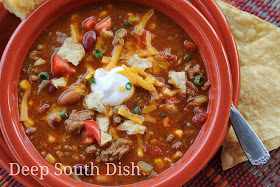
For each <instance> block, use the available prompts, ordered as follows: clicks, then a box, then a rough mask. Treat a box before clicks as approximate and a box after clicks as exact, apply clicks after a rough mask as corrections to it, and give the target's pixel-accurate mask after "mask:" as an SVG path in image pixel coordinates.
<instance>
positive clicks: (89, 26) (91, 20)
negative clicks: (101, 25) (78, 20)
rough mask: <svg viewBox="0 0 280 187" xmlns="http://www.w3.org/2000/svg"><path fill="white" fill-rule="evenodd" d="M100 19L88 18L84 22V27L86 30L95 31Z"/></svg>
mask: <svg viewBox="0 0 280 187" xmlns="http://www.w3.org/2000/svg"><path fill="white" fill-rule="evenodd" d="M97 22H98V19H97V18H96V17H94V16H91V17H88V18H87V19H85V21H84V22H83V27H84V28H85V29H88V30H90V29H93V28H94V27H95V25H96V24H97Z"/></svg>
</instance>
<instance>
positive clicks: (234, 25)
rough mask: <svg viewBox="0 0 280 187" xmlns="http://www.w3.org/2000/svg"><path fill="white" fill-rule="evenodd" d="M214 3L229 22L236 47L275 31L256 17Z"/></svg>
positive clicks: (270, 25)
mask: <svg viewBox="0 0 280 187" xmlns="http://www.w3.org/2000/svg"><path fill="white" fill-rule="evenodd" d="M216 1H217V3H218V5H219V6H220V8H221V10H222V11H223V13H224V14H225V16H226V18H227V20H228V22H229V25H230V27H231V30H232V32H233V34H234V38H235V40H236V43H237V45H238V47H243V46H245V45H247V44H249V43H252V42H254V41H256V40H258V39H260V38H262V37H264V36H266V35H268V34H269V33H271V32H272V31H275V30H276V29H277V27H276V26H274V25H272V24H270V23H268V22H266V21H264V20H262V19H260V18H258V17H257V16H253V15H252V14H249V13H247V12H244V11H241V10H238V9H237V8H234V7H233V6H231V5H229V4H227V3H224V2H222V1H220V0H216Z"/></svg>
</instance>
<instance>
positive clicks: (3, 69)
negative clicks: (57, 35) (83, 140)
mask: <svg viewBox="0 0 280 187" xmlns="http://www.w3.org/2000/svg"><path fill="white" fill-rule="evenodd" d="M100 1H106V0H84V1H80V0H56V1H50V0H48V1H46V2H44V3H43V4H41V5H40V6H39V7H38V8H37V9H36V10H35V11H33V12H32V13H31V14H30V15H29V17H28V18H27V19H25V20H24V21H23V22H22V23H21V24H20V25H19V26H18V28H17V29H16V31H15V32H14V34H13V36H12V37H11V39H10V41H9V43H8V45H7V47H6V49H5V51H4V53H3V56H2V59H1V66H0V84H1V86H2V89H1V90H0V95H1V98H0V111H1V115H0V119H1V130H2V133H3V136H4V138H5V141H6V143H7V145H8V147H9V149H10V151H11V152H12V154H13V156H14V157H15V159H16V160H17V162H18V163H19V164H20V165H22V166H23V165H25V166H28V167H29V168H30V167H32V166H42V165H46V166H48V167H49V171H50V172H49V175H47V176H45V180H39V177H38V176H32V177H33V178H34V179H35V180H37V182H39V183H40V184H42V185H46V186H47V185H50V186H56V185H58V186H87V185H89V184H87V183H81V182H78V181H75V180H73V179H71V178H69V177H67V176H65V175H61V176H56V175H55V171H56V170H55V168H54V167H52V166H51V165H50V164H48V163H47V162H46V161H45V160H44V158H42V156H41V155H40V154H39V153H38V152H37V151H36V149H35V148H34V147H33V145H32V143H31V142H30V140H29V139H28V137H27V136H26V134H25V132H24V129H23V126H22V124H21V123H20V121H19V111H18V97H17V95H18V94H17V87H18V79H19V74H20V69H21V66H22V63H23V61H24V59H25V56H26V55H27V53H28V50H29V49H30V47H31V45H32V43H33V42H34V41H35V39H36V38H37V37H38V36H39V34H40V33H41V32H42V31H43V30H44V29H45V28H46V27H47V26H48V25H50V24H51V23H52V22H53V21H54V20H55V19H57V18H58V17H59V16H61V15H63V14H65V13H67V12H69V11H71V10H73V9H75V8H77V7H80V6H82V5H86V4H88V3H94V2H100ZM126 1H129V2H136V3H140V4H143V5H146V6H150V7H153V8H155V9H157V10H159V11H161V12H163V13H165V14H166V15H168V16H169V17H171V18H172V19H174V20H175V21H176V22H177V23H178V24H180V25H181V27H182V28H184V29H185V30H186V32H187V33H189V35H190V36H191V37H192V38H193V40H194V41H195V42H196V43H197V45H198V47H199V49H200V52H201V55H202V57H203V59H204V62H205V66H206V69H207V72H208V77H209V80H210V81H211V84H212V85H211V89H210V91H209V97H210V100H209V107H208V112H209V117H208V120H207V121H206V123H205V124H204V127H203V128H202V130H201V131H200V133H199V135H198V137H197V139H196V140H195V142H194V144H193V145H192V147H191V148H190V149H189V150H188V152H187V153H186V154H185V155H184V156H183V158H182V159H181V160H179V161H178V162H177V163H176V164H175V165H174V166H173V167H171V168H169V169H168V170H166V171H165V172H163V173H161V174H160V175H159V176H157V177H155V178H153V179H150V180H148V181H143V182H139V183H136V184H133V185H132V186H170V185H175V186H179V185H182V184H184V183H185V182H186V181H188V180H189V179H191V178H192V177H193V176H194V175H195V174H196V173H198V172H199V171H200V170H201V169H202V168H203V167H204V166H205V165H206V164H207V163H208V161H209V160H210V159H211V158H212V157H213V155H214V154H215V153H216V152H217V150H218V148H219V147H220V146H221V144H222V141H223V139H224V136H225V135H226V133H227V130H228V125H227V122H228V119H229V112H230V105H231V100H232V81H231V71H230V67H229V63H228V59H227V56H226V53H225V50H224V48H223V45H222V42H221V41H220V39H219V38H218V36H217V34H216V33H215V31H214V29H213V28H212V27H211V25H210V24H209V22H208V21H207V20H206V18H205V17H204V16H203V15H202V14H201V13H200V12H199V11H198V10H197V9H196V8H195V7H193V5H191V4H190V3H189V2H188V1H185V0H154V1H150V0H142V1H141V2H138V1H137V0H126ZM235 91H237V92H239V90H235ZM92 186H94V185H92Z"/></svg>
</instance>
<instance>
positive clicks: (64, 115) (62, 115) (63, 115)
mask: <svg viewBox="0 0 280 187" xmlns="http://www.w3.org/2000/svg"><path fill="white" fill-rule="evenodd" d="M59 115H60V117H61V119H63V120H65V119H67V118H68V115H67V113H66V110H62V111H61V112H60V113H59Z"/></svg>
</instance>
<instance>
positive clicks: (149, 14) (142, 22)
mask: <svg viewBox="0 0 280 187" xmlns="http://www.w3.org/2000/svg"><path fill="white" fill-rule="evenodd" d="M153 14H154V9H151V10H149V11H148V12H147V13H146V14H145V15H144V16H143V17H142V19H141V20H140V22H139V24H138V25H136V30H137V32H138V34H139V35H140V36H141V35H142V33H143V32H144V28H145V27H146V25H147V23H148V21H149V20H150V18H151V17H152V15H153Z"/></svg>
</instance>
